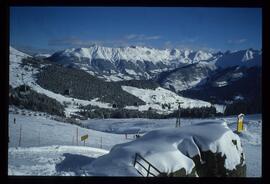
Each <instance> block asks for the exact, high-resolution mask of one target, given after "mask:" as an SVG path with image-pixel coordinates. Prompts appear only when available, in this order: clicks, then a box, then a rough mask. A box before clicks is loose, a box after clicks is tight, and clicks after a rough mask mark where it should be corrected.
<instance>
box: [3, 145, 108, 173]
mask: <svg viewBox="0 0 270 184" xmlns="http://www.w3.org/2000/svg"><path fill="white" fill-rule="evenodd" d="M107 153H108V151H106V150H103V149H98V148H91V147H81V146H44V147H30V148H15V147H11V148H9V150H8V158H9V163H8V164H9V168H8V175H34V176H59V175H60V176H76V175H79V174H80V168H81V167H82V166H84V165H87V164H89V163H91V162H92V161H93V160H95V159H96V158H97V157H99V156H102V155H104V154H107Z"/></svg>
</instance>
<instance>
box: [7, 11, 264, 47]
mask: <svg viewBox="0 0 270 184" xmlns="http://www.w3.org/2000/svg"><path fill="white" fill-rule="evenodd" d="M94 43H96V44H99V45H104V46H112V47H119V46H128V45H144V46H149V47H156V48H190V49H204V50H212V51H218V50H221V51H225V50H240V49H246V48H254V49H261V47H262V12H261V9H259V8H183V7H178V8H176V7H175V8H172V7H171V8H170V7H168V8H165V7H160V8H158V7H148V8H147V7H12V8H11V9H10V44H11V45H12V46H14V47H18V48H20V47H21V48H22V47H24V48H29V49H33V50H34V49H39V50H42V49H43V51H46V50H59V49H65V48H71V47H87V46H89V45H91V44H94Z"/></svg>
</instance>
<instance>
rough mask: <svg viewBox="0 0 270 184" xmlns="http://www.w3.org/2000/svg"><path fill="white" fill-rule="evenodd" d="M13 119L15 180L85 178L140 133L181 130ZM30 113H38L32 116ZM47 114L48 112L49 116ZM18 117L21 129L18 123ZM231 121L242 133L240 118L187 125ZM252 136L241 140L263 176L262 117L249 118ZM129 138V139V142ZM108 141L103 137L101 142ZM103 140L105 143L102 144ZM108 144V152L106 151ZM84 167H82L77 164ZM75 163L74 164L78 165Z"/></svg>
mask: <svg viewBox="0 0 270 184" xmlns="http://www.w3.org/2000/svg"><path fill="white" fill-rule="evenodd" d="M24 111H26V112H25V113H26V115H21V114H14V112H12V110H11V112H10V114H9V134H10V142H9V155H8V163H9V167H8V173H9V175H64V176H72V175H81V176H83V175H84V171H83V170H81V168H82V167H83V166H84V165H85V164H89V163H90V162H91V161H93V160H94V159H95V158H96V157H99V156H101V155H104V154H106V153H108V151H109V150H110V149H111V148H112V147H113V146H114V145H115V144H120V143H125V142H128V141H132V140H133V137H134V134H136V133H138V132H139V133H140V134H141V135H143V134H144V133H146V132H149V131H151V130H156V129H162V128H169V127H174V126H175V119H104V120H101V119H91V120H85V121H82V125H83V126H86V127H88V128H89V129H87V128H82V127H79V126H77V125H71V124H68V123H62V122H58V121H55V120H51V119H50V118H48V116H47V117H46V116H39V113H37V116H34V112H32V111H27V110H24ZM28 114H32V115H31V116H29V115H28ZM43 114H44V113H43ZM14 117H15V118H16V124H14V122H13V120H14ZM209 120H216V121H226V122H227V124H228V126H229V127H230V128H231V129H232V130H235V129H236V123H235V121H236V116H230V117H225V118H214V119H184V118H183V119H181V125H182V126H188V125H191V124H196V123H197V122H202V121H209ZM245 120H246V124H245V128H246V131H245V132H244V133H243V134H242V135H240V138H241V141H242V144H243V149H244V152H245V154H246V163H247V176H248V177H260V176H261V122H262V121H261V115H250V116H246V118H245ZM20 125H21V126H22V139H21V147H18V143H19V132H20ZM77 128H78V130H79V131H78V132H79V136H82V135H85V134H88V135H89V139H88V140H87V141H86V146H85V147H84V146H83V142H82V141H80V140H79V141H78V143H79V145H78V146H77V145H76V138H75V137H76V129H77ZM125 133H128V138H127V139H126V138H125ZM101 137H102V138H101ZM101 139H102V140H101ZM101 142H102V149H101ZM77 162H78V163H77ZM72 163H73V164H72Z"/></svg>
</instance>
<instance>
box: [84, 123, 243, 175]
mask: <svg viewBox="0 0 270 184" xmlns="http://www.w3.org/2000/svg"><path fill="white" fill-rule="evenodd" d="M210 132H211V133H210ZM232 140H237V147H236V146H234V145H233V143H232ZM228 143H231V144H228ZM199 150H202V151H207V150H210V151H211V152H213V153H221V154H222V156H224V155H225V156H226V159H225V168H227V169H229V170H233V169H235V167H236V165H239V164H240V163H241V159H240V157H241V153H242V147H241V145H240V138H239V137H238V136H237V135H236V134H234V133H233V132H232V131H231V130H230V129H229V128H228V126H227V125H226V123H225V122H223V123H220V122H217V121H212V122H203V123H198V124H194V125H190V126H184V127H181V128H179V129H176V128H167V129H161V130H155V131H151V132H149V133H147V134H146V135H144V136H143V137H141V138H140V139H138V140H135V141H132V142H128V143H125V144H121V145H117V146H115V147H113V148H112V149H111V151H110V153H109V154H107V155H104V156H101V157H99V158H98V159H96V160H95V161H93V162H92V163H91V164H90V165H89V166H85V167H84V169H85V170H86V171H87V173H90V174H91V173H98V174H99V175H104V176H119V175H120V176H139V173H136V169H135V168H134V167H132V164H133V162H134V156H135V153H139V154H140V155H142V157H144V158H145V159H146V160H148V161H149V162H150V163H151V164H153V165H154V166H155V167H157V168H158V169H159V170H160V171H161V172H165V173H170V172H175V171H177V170H180V169H182V168H184V169H185V170H186V171H187V173H188V174H190V173H191V171H192V169H193V168H194V166H195V163H194V162H193V161H192V159H191V158H192V157H193V156H195V155H200V151H199ZM137 167H138V169H139V170H140V168H141V166H139V165H138V166H137ZM119 170H121V171H123V172H121V173H119Z"/></svg>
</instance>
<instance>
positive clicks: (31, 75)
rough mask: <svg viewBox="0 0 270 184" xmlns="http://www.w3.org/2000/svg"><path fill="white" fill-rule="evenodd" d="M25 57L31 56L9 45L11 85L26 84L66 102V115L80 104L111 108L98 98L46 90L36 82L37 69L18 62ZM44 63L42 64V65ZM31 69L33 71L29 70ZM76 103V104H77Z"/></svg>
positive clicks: (74, 110) (77, 109) (77, 108)
mask: <svg viewBox="0 0 270 184" xmlns="http://www.w3.org/2000/svg"><path fill="white" fill-rule="evenodd" d="M26 57H31V56H29V55H27V54H24V53H22V52H20V51H18V50H16V49H14V48H12V47H10V72H9V76H10V81H9V84H10V85H11V86H12V87H18V86H20V85H23V84H25V85H28V86H30V87H31V88H32V90H34V91H36V92H38V93H41V94H45V95H47V96H48V97H50V98H53V99H55V100H57V101H58V102H60V103H62V104H63V103H64V102H68V103H69V105H68V107H66V108H65V114H66V116H68V117H69V116H70V115H71V114H72V113H75V112H76V111H79V110H80V109H79V106H80V105H83V106H85V105H89V104H91V105H93V106H98V107H100V108H112V107H111V104H109V103H104V102H100V101H99V99H97V98H95V99H91V100H90V101H89V100H81V99H76V98H71V97H67V96H64V95H61V94H57V93H54V92H52V91H49V90H46V89H44V88H42V87H41V86H40V85H38V84H37V83H36V78H35V74H36V73H38V72H39V71H38V70H37V69H36V68H33V67H31V66H27V68H28V70H26V69H25V68H23V67H21V66H20V64H21V63H22V59H23V58H26ZM44 66H46V65H43V67H44ZM31 70H33V72H31ZM22 75H23V76H22ZM77 104H78V105H77Z"/></svg>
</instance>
